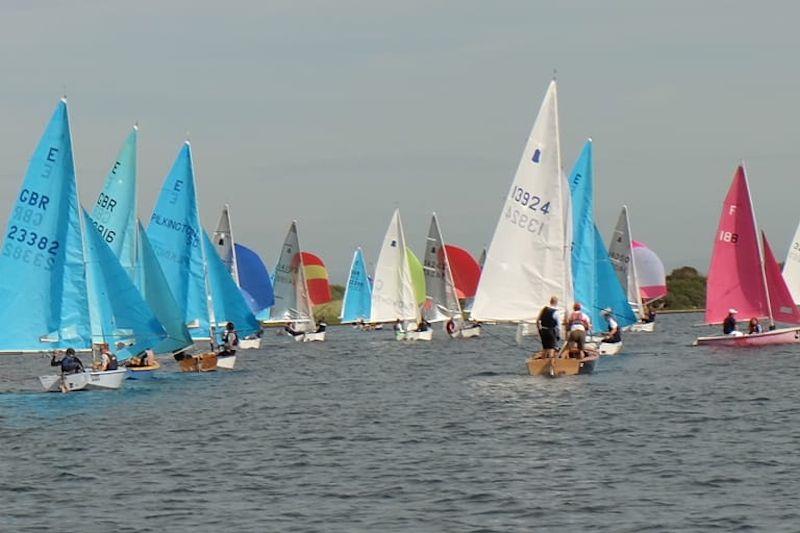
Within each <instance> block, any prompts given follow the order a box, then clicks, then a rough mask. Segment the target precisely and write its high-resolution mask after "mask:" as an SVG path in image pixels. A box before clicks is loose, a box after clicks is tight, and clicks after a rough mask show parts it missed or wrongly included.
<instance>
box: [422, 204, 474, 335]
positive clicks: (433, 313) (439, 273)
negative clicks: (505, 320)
mask: <svg viewBox="0 0 800 533" xmlns="http://www.w3.org/2000/svg"><path fill="white" fill-rule="evenodd" d="M423 270H424V273H425V288H426V293H427V294H426V300H425V305H424V306H423V308H422V314H423V316H424V317H425V320H427V321H428V322H431V323H433V322H445V323H446V324H447V325H446V331H447V333H448V335H450V337H463V338H469V337H477V336H478V335H480V332H481V329H480V327H479V326H471V327H464V317H463V314H462V310H461V304H460V303H459V301H458V294H457V291H456V284H455V281H454V279H453V271H452V270H451V268H450V260H449V258H448V256H447V249H446V246H445V244H444V238H443V237H442V230H441V228H440V227H439V219H438V218H437V217H436V213H433V215H432V216H431V225H430V228H429V229H428V237H427V240H426V244H425V259H424V263H423Z"/></svg>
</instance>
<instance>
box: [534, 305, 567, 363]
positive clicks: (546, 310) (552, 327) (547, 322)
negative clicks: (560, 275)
mask: <svg viewBox="0 0 800 533" xmlns="http://www.w3.org/2000/svg"><path fill="white" fill-rule="evenodd" d="M536 328H537V329H538V330H539V338H540V339H541V340H542V349H543V350H544V352H545V353H544V356H545V357H552V356H553V354H555V350H556V344H557V343H558V341H559V339H560V338H561V334H560V333H559V331H560V329H561V312H560V311H559V310H558V298H557V297H556V296H553V297H552V298H550V305H547V306H545V307H543V308H542V310H541V311H540V312H539V318H537V319H536Z"/></svg>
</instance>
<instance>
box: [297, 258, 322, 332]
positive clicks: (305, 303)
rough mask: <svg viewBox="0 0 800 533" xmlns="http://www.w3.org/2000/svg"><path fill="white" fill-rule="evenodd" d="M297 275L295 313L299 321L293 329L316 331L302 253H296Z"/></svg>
mask: <svg viewBox="0 0 800 533" xmlns="http://www.w3.org/2000/svg"><path fill="white" fill-rule="evenodd" d="M297 257H298V259H299V261H298V265H297V276H296V277H295V280H296V283H295V291H296V294H297V297H296V299H297V315H298V316H299V317H300V318H301V321H300V322H298V323H296V324H295V327H294V330H295V331H305V332H309V331H316V330H317V322H316V320H314V304H313V303H312V302H311V295H310V294H309V292H308V280H307V279H306V269H305V265H304V264H303V254H302V252H299V253H298V256H297Z"/></svg>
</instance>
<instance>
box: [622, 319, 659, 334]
mask: <svg viewBox="0 0 800 533" xmlns="http://www.w3.org/2000/svg"><path fill="white" fill-rule="evenodd" d="M655 329H656V323H655V322H637V323H636V324H631V327H630V329H629V330H628V331H632V332H634V333H652V332H653V331H655Z"/></svg>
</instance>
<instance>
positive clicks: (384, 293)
mask: <svg viewBox="0 0 800 533" xmlns="http://www.w3.org/2000/svg"><path fill="white" fill-rule="evenodd" d="M420 289H422V290H421V291H420ZM420 292H421V297H422V298H421V300H420V299H419V297H420ZM424 301H425V278H424V274H423V272H422V265H421V264H420V263H419V260H418V259H417V258H416V256H414V254H413V253H412V252H411V250H410V249H408V248H407V247H406V239H405V235H404V233H403V222H402V220H401V219H400V210H399V209H395V210H394V213H393V214H392V219H391V221H390V222H389V227H388V228H387V229H386V235H385V236H384V238H383V244H382V245H381V250H380V253H379V254H378V262H377V263H376V265H375V281H374V283H373V285H372V305H371V309H370V319H369V321H370V323H372V324H384V323H393V324H394V325H395V338H396V339H397V340H408V341H429V340H431V338H432V337H433V330H431V329H430V328H428V329H425V330H422V331H417V330H418V329H419V328H418V325H419V324H420V323H421V322H422V314H421V313H420V303H421V302H424Z"/></svg>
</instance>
